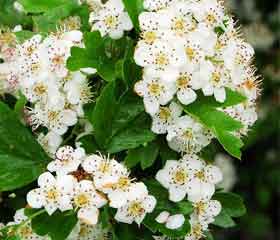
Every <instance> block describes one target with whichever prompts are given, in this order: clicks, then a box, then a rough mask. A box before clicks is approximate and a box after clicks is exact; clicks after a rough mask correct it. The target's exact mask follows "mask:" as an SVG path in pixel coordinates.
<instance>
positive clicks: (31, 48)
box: [26, 45, 36, 56]
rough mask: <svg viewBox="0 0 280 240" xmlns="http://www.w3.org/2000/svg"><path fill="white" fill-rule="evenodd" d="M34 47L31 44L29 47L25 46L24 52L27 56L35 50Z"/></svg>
mask: <svg viewBox="0 0 280 240" xmlns="http://www.w3.org/2000/svg"><path fill="white" fill-rule="evenodd" d="M35 49H36V47H35V46H33V45H31V46H29V47H27V48H26V54H27V55H28V56H31V55H32V54H33V53H34V52H35Z"/></svg>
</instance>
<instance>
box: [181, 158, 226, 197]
mask: <svg viewBox="0 0 280 240" xmlns="http://www.w3.org/2000/svg"><path fill="white" fill-rule="evenodd" d="M182 161H183V163H184V164H185V165H187V167H188V169H190V171H191V172H192V176H191V179H190V181H189V189H188V200H189V201H192V202H197V201H207V200H210V199H211V197H212V196H213V194H214V193H215V185H216V184H217V183H219V182H221V181H222V179H223V175H222V172H221V170H220V169H219V168H218V167H216V166H214V165H211V164H206V163H205V161H203V160H202V159H200V158H199V157H198V156H197V155H185V156H184V157H183V160H182Z"/></svg>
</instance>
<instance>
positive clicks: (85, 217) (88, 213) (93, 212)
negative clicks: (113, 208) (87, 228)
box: [78, 208, 99, 225]
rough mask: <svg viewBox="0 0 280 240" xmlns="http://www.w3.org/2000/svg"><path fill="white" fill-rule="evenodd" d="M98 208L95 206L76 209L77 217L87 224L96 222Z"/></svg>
mask: <svg viewBox="0 0 280 240" xmlns="http://www.w3.org/2000/svg"><path fill="white" fill-rule="evenodd" d="M98 216H99V210H98V209H97V208H90V209H87V208H81V209H80V210H79V211H78V218H79V219H80V220H81V221H82V222H84V223H86V224H89V225H95V224H97V222H98Z"/></svg>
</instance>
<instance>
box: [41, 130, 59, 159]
mask: <svg viewBox="0 0 280 240" xmlns="http://www.w3.org/2000/svg"><path fill="white" fill-rule="evenodd" d="M37 140H38V142H39V143H40V145H41V146H42V147H43V149H44V150H45V151H46V152H47V153H48V154H49V155H50V156H51V157H53V156H54V155H55V153H56V151H57V149H58V148H59V146H60V145H61V143H62V141H63V139H62V137H61V136H60V135H59V134H57V133H55V132H48V133H47V134H46V135H45V134H43V133H40V134H39V135H38V138H37Z"/></svg>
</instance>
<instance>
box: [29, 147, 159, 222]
mask: <svg viewBox="0 0 280 240" xmlns="http://www.w3.org/2000/svg"><path fill="white" fill-rule="evenodd" d="M48 170H49V172H45V173H43V174H42V175H41V176H40V177H39V179H38V185H39V188H36V189H34V190H32V191H31V192H29V193H28V195H27V202H28V204H29V205H30V206H31V207H32V208H45V210H46V211H47V212H48V214H50V215H51V214H53V213H54V212H55V211H56V210H60V211H67V210H72V209H76V210H77V215H78V218H79V219H80V220H81V221H82V222H83V223H86V224H91V225H95V224H97V222H98V215H99V210H98V209H99V208H101V207H103V206H104V205H106V204H107V203H108V204H109V206H110V207H112V208H116V209H117V213H116V215H115V219H116V220H117V221H119V222H124V223H129V224H131V223H132V222H134V221H135V222H136V223H138V224H140V223H141V222H142V221H143V219H144V217H145V215H146V213H150V212H152V211H153V209H154V207H155V205H156V199H155V198H154V197H153V196H151V195H149V193H148V190H147V187H146V186H145V185H144V184H143V183H142V182H134V180H133V179H131V178H130V177H129V171H128V169H127V168H126V167H125V166H124V165H122V164H121V163H119V162H117V161H116V160H114V159H109V158H104V157H102V156H101V155H100V156H99V155H95V154H93V155H86V154H85V151H84V149H83V148H77V149H73V148H72V147H70V146H64V147H61V148H59V149H58V151H57V153H56V157H55V160H54V161H52V162H50V163H49V165H48ZM50 172H55V173H56V176H53V175H52V174H51V173H50Z"/></svg>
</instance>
